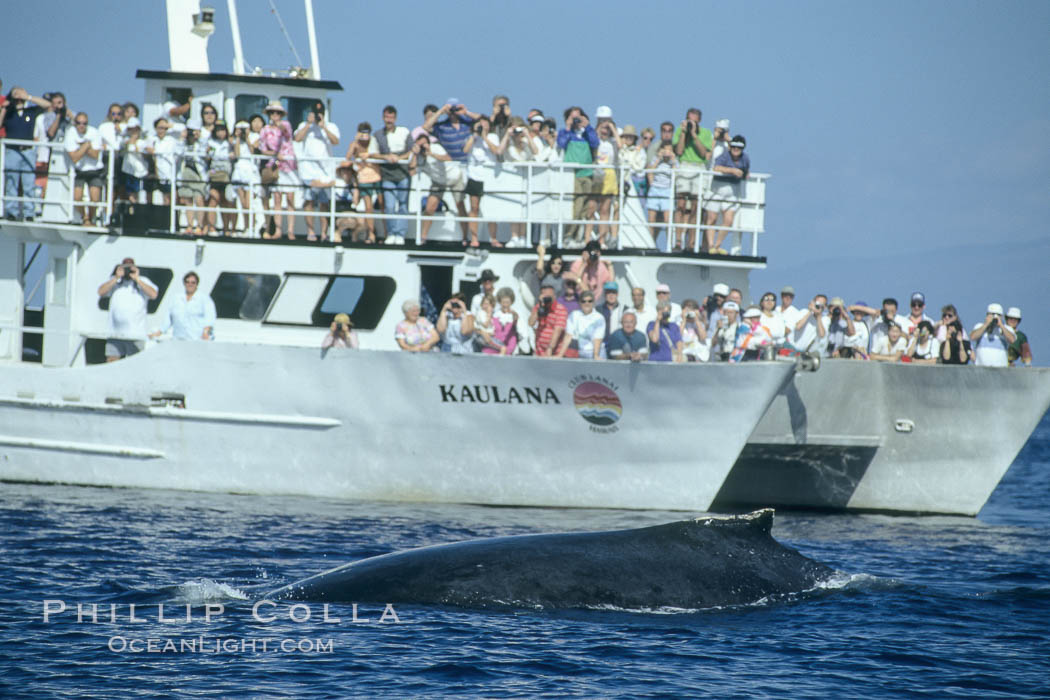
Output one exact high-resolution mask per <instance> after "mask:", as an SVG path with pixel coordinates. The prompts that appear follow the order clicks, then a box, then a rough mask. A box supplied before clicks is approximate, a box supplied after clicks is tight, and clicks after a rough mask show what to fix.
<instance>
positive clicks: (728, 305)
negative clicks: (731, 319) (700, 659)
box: [722, 301, 740, 311]
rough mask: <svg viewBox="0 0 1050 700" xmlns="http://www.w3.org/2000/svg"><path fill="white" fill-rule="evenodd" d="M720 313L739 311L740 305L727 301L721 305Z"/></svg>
mask: <svg viewBox="0 0 1050 700" xmlns="http://www.w3.org/2000/svg"><path fill="white" fill-rule="evenodd" d="M722 311H740V304H737V303H736V302H735V301H727V302H726V303H724V304H722Z"/></svg>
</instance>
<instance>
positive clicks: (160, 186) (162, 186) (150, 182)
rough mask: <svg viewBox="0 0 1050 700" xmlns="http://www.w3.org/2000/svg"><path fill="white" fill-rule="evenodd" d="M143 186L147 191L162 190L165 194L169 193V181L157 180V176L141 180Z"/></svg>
mask: <svg viewBox="0 0 1050 700" xmlns="http://www.w3.org/2000/svg"><path fill="white" fill-rule="evenodd" d="M142 184H143V186H144V187H145V189H146V191H147V192H164V193H165V194H171V183H170V182H168V181H167V180H158V179H157V178H152V177H149V178H145V179H144V180H143V181H142Z"/></svg>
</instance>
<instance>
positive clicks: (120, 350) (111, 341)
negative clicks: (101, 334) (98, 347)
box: [106, 338, 146, 357]
mask: <svg viewBox="0 0 1050 700" xmlns="http://www.w3.org/2000/svg"><path fill="white" fill-rule="evenodd" d="M145 347H146V341H144V340H124V339H121V338H106V357H131V356H132V355H135V354H137V353H140V352H142V350H143V348H145Z"/></svg>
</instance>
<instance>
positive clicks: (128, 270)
mask: <svg viewBox="0 0 1050 700" xmlns="http://www.w3.org/2000/svg"><path fill="white" fill-rule="evenodd" d="M120 269H122V270H124V274H125V275H130V274H131V271H132V270H133V269H135V266H134V265H121V266H120Z"/></svg>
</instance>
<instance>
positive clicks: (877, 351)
mask: <svg viewBox="0 0 1050 700" xmlns="http://www.w3.org/2000/svg"><path fill="white" fill-rule="evenodd" d="M907 349H908V339H907V338H905V337H904V336H903V335H902V336H901V337H900V338H897V342H896V343H894V344H893V346H892V347H890V337H889V336H888V335H884V336H882V337H881V338H876V339H875V340H873V341H871V354H872V355H896V354H898V353H903V352H904V351H905V350H907Z"/></svg>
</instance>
